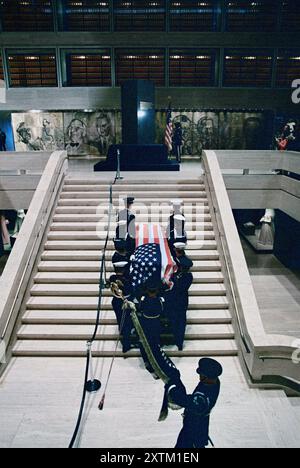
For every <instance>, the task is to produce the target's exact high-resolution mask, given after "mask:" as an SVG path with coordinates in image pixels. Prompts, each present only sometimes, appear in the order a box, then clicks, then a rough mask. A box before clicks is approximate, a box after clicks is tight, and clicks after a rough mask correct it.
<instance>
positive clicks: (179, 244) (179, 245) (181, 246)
mask: <svg viewBox="0 0 300 468" xmlns="http://www.w3.org/2000/svg"><path fill="white" fill-rule="evenodd" d="M174 247H175V249H178V250H185V249H186V243H185V242H174Z"/></svg>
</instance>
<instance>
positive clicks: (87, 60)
mask: <svg viewBox="0 0 300 468" xmlns="http://www.w3.org/2000/svg"><path fill="white" fill-rule="evenodd" d="M66 62H67V85H68V86H111V57H110V52H109V51H104V52H103V53H84V52H83V53H79V54H74V53H67V54H66Z"/></svg>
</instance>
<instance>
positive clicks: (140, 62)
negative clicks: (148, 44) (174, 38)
mask: <svg viewBox="0 0 300 468" xmlns="http://www.w3.org/2000/svg"><path fill="white" fill-rule="evenodd" d="M131 79H141V80H152V81H154V82H155V84H156V85H157V86H164V85H165V66H164V53H163V51H162V50H155V49H153V50H151V52H149V51H141V50H120V49H119V50H116V84H117V85H118V86H119V85H121V84H122V83H123V82H124V81H126V80H131Z"/></svg>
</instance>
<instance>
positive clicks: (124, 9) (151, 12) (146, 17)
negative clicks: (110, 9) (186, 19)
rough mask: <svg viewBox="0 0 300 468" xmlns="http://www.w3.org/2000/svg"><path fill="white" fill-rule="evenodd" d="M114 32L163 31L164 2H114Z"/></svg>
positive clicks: (157, 0)
mask: <svg viewBox="0 0 300 468" xmlns="http://www.w3.org/2000/svg"><path fill="white" fill-rule="evenodd" d="M114 28H115V31H164V30H165V1H164V0H155V1H153V0H114Z"/></svg>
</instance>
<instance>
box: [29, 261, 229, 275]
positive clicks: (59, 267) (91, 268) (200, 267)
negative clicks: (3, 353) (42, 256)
mask: <svg viewBox="0 0 300 468" xmlns="http://www.w3.org/2000/svg"><path fill="white" fill-rule="evenodd" d="M221 269H222V268H221V262H219V261H217V260H201V261H195V262H194V266H193V268H192V272H193V273H194V272H197V271H201V272H203V271H221ZM106 270H107V272H111V271H113V266H112V265H110V264H108V265H106ZM38 271H41V272H100V261H99V260H98V261H91V260H84V261H80V260H73V259H71V260H58V261H57V260H49V259H48V261H41V262H40V263H39V265H38Z"/></svg>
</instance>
